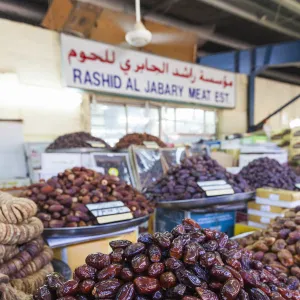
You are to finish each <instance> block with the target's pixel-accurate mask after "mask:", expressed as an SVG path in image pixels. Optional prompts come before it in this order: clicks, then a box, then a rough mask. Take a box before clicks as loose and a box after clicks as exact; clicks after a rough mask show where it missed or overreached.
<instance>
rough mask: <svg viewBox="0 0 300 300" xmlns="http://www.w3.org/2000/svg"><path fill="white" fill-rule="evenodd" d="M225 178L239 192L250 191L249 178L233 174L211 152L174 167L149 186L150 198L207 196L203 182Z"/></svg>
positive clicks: (165, 198) (183, 198)
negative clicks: (202, 185)
mask: <svg viewBox="0 0 300 300" xmlns="http://www.w3.org/2000/svg"><path fill="white" fill-rule="evenodd" d="M212 180H225V181H226V182H227V183H228V184H230V185H231V186H232V188H233V189H234V191H235V193H241V192H249V191H250V188H249V186H248V184H247V183H246V181H245V180H244V179H243V178H242V177H241V176H238V175H233V174H231V173H229V172H227V171H226V169H225V168H223V167H222V166H220V165H219V164H218V162H217V161H215V160H213V159H211V158H210V157H209V156H208V155H203V156H200V155H199V156H192V157H187V158H185V159H184V160H183V161H182V162H181V164H180V165H177V166H174V167H171V168H170V169H169V170H168V172H167V174H166V175H164V176H163V177H162V178H160V179H159V180H158V181H157V182H155V183H154V184H153V185H151V186H150V187H148V188H147V189H146V191H145V192H146V194H147V197H148V198H149V199H150V200H156V201H161V200H164V201H168V200H185V199H197V198H203V197H205V192H204V191H203V190H202V189H201V188H200V187H199V185H198V183H197V182H199V181H212Z"/></svg>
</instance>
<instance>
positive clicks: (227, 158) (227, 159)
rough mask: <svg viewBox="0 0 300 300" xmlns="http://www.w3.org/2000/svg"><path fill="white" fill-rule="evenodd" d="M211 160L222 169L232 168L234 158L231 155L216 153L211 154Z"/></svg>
mask: <svg viewBox="0 0 300 300" xmlns="http://www.w3.org/2000/svg"><path fill="white" fill-rule="evenodd" d="M211 158H212V159H215V160H216V161H217V162H218V163H219V164H220V165H221V166H222V167H224V168H228V167H233V166H234V158H233V156H232V155H231V154H228V153H224V152H217V151H216V152H212V153H211Z"/></svg>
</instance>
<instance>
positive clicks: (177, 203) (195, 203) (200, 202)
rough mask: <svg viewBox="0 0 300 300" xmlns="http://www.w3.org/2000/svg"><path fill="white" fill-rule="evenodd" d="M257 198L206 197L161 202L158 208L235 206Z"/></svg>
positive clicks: (235, 196)
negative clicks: (234, 204)
mask: <svg viewBox="0 0 300 300" xmlns="http://www.w3.org/2000/svg"><path fill="white" fill-rule="evenodd" d="M254 197H255V192H248V193H239V194H233V195H224V196H217V197H206V198H200V199H188V200H174V201H159V202H158V203H157V206H158V207H162V208H169V209H172V210H176V209H195V208H202V207H207V206H211V205H216V204H231V203H232V204H233V203H236V202H241V201H247V200H251V199H253V198H254Z"/></svg>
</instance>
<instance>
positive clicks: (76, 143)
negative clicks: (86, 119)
mask: <svg viewBox="0 0 300 300" xmlns="http://www.w3.org/2000/svg"><path fill="white" fill-rule="evenodd" d="M93 142H94V143H95V144H99V145H100V146H101V148H104V149H107V150H109V149H111V147H110V146H109V145H108V144H107V143H106V142H105V141H104V140H102V139H100V138H97V137H94V136H92V135H91V134H90V133H88V132H84V131H81V132H74V133H68V134H65V135H61V136H60V137H58V138H57V139H56V140H55V141H54V142H53V143H52V144H50V145H49V146H48V148H47V150H55V149H68V148H93V146H92V144H93ZM96 148H97V147H96Z"/></svg>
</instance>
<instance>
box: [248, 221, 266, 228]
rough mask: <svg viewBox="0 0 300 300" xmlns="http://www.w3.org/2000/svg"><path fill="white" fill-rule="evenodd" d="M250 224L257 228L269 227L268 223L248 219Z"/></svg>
mask: <svg viewBox="0 0 300 300" xmlns="http://www.w3.org/2000/svg"><path fill="white" fill-rule="evenodd" d="M248 226H250V227H254V228H257V229H266V228H267V227H268V225H266V224H261V223H256V222H252V221H248Z"/></svg>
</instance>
